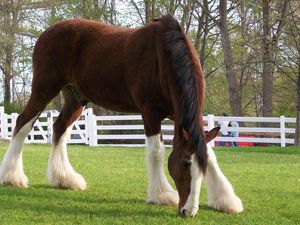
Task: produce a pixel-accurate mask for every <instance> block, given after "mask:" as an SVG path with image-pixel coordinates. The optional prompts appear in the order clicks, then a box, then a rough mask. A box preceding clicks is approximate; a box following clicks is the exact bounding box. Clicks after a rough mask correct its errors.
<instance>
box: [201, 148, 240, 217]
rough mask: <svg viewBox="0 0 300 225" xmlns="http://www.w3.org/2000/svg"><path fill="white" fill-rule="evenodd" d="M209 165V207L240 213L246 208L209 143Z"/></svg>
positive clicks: (207, 177)
mask: <svg viewBox="0 0 300 225" xmlns="http://www.w3.org/2000/svg"><path fill="white" fill-rule="evenodd" d="M207 153H208V167H207V172H206V175H205V183H206V186H207V195H208V203H207V205H208V207H211V208H214V209H216V210H220V211H224V212H226V213H240V212H242V211H243V210H244V208H243V204H242V201H241V200H240V198H239V197H238V196H236V194H235V193H234V190H233V187H232V185H231V184H230V183H229V181H228V180H227V178H226V177H225V176H224V174H223V173H222V171H221V169H220V167H219V165H218V163H217V158H216V155H215V153H214V151H213V149H212V147H211V146H210V145H207Z"/></svg>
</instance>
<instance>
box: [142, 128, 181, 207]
mask: <svg viewBox="0 0 300 225" xmlns="http://www.w3.org/2000/svg"><path fill="white" fill-rule="evenodd" d="M146 144H147V153H146V158H147V159H146V160H147V162H146V164H147V172H148V182H149V183H148V190H147V192H148V197H147V202H148V203H156V204H163V205H173V206H177V205H178V203H179V196H178V193H177V191H175V190H174V189H173V188H172V186H171V185H170V184H169V182H168V180H167V178H166V176H165V173H164V151H165V149H164V146H163V143H162V142H161V140H160V134H157V135H154V136H151V137H147V139H146Z"/></svg>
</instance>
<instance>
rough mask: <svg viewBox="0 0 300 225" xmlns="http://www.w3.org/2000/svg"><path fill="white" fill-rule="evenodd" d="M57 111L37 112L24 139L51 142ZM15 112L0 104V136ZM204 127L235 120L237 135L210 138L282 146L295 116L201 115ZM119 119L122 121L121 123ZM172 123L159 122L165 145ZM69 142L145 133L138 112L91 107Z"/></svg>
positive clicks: (140, 137) (132, 142) (118, 140)
mask: <svg viewBox="0 0 300 225" xmlns="http://www.w3.org/2000/svg"><path fill="white" fill-rule="evenodd" d="M58 114H59V113H58V112H57V111H47V112H44V113H42V114H41V115H40V117H39V118H38V120H37V121H36V122H35V124H34V127H33V129H32V131H31V132H30V134H29V135H28V137H27V139H26V143H45V144H46V143H48V144H49V143H51V136H52V126H53V123H54V121H55V119H56V118H57V117H58ZM17 117H18V114H17V113H12V114H10V115H8V114H6V113H5V112H4V107H0V138H2V139H10V138H11V136H12V133H13V128H14V126H15V124H16V119H17ZM203 119H204V122H205V124H206V125H205V127H204V129H205V130H210V129H212V128H213V127H215V126H218V122H219V121H237V122H239V123H240V124H243V126H241V127H239V128H233V127H229V128H228V129H227V130H228V131H239V132H240V137H237V138H233V137H220V136H218V137H217V138H216V139H215V140H213V141H212V145H214V144H215V141H217V142H220V141H226V142H231V141H235V142H245V143H267V144H278V145H280V146H281V147H285V146H286V145H287V144H294V134H295V128H294V127H295V123H296V119H295V118H288V117H284V116H281V117H220V116H214V115H207V116H204V117H203ZM120 122H121V123H120ZM268 124H269V125H268ZM173 129H174V126H173V123H172V122H171V121H169V120H165V121H164V123H163V125H162V132H163V134H164V135H163V138H164V140H165V142H166V144H167V145H170V144H171V141H172V139H173ZM69 143H72V144H85V145H90V146H99V145H113V146H144V145H145V134H144V127H143V123H142V118H141V116H140V115H119V116H96V115H94V113H93V110H92V109H90V108H89V109H85V110H84V111H83V113H82V115H81V116H80V118H79V119H78V120H77V121H76V122H75V123H74V125H73V128H72V131H71V138H70V140H69Z"/></svg>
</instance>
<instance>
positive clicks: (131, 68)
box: [0, 15, 243, 217]
mask: <svg viewBox="0 0 300 225" xmlns="http://www.w3.org/2000/svg"><path fill="white" fill-rule="evenodd" d="M60 91H61V92H62V93H63V96H64V106H63V109H62V111H61V113H60V115H59V116H58V118H57V120H56V121H55V123H54V125H53V132H54V134H53V140H52V151H51V154H50V157H49V162H48V170H47V176H48V179H49V181H50V183H51V184H52V185H53V186H54V187H59V188H67V189H73V190H83V189H85V188H86V182H85V180H84V178H83V177H82V176H81V175H80V174H78V173H76V172H75V171H74V169H73V167H72V166H71V164H70V162H69V160H68V154H67V139H68V137H69V134H68V133H69V132H68V130H69V129H70V127H72V126H71V125H72V124H73V122H74V121H75V120H76V119H77V118H78V117H79V116H80V114H81V112H82V110H83V109H84V107H85V105H86V104H87V102H93V103H95V104H97V105H100V106H102V107H105V108H107V109H110V110H115V111H119V112H129V113H140V114H141V115H142V119H143V123H144V129H145V133H146V145H147V154H146V158H147V173H148V190H147V202H148V203H156V204H165V205H175V206H178V209H179V213H180V214H181V215H182V216H188V217H192V216H194V215H196V213H197V211H198V207H199V206H198V205H199V195H200V186H201V182H202V178H203V176H205V179H206V184H207V188H208V205H209V206H210V207H212V208H215V209H217V210H222V211H225V212H228V213H239V212H241V211H243V206H242V202H241V201H240V199H239V198H238V197H237V196H236V195H235V193H234V191H233V188H232V186H231V184H230V183H229V182H228V180H227V179H226V178H225V176H224V175H223V173H222V172H221V170H220V169H219V167H218V165H217V162H216V159H215V155H214V152H213V150H212V149H211V147H210V146H209V145H208V147H207V145H206V143H207V142H209V141H210V140H211V139H212V138H214V137H215V136H216V135H217V133H218V129H217V128H216V129H213V130H212V131H210V132H208V133H207V134H206V135H205V133H204V130H203V121H202V113H201V111H202V106H203V102H204V95H205V82H204V76H203V72H202V69H201V66H200V62H199V58H198V55H197V53H196V50H195V48H194V47H193V45H192V43H191V41H190V39H189V38H188V36H187V35H186V34H185V33H184V31H183V30H182V28H181V27H180V26H179V24H178V22H177V21H176V19H174V18H173V17H172V16H171V15H165V16H162V17H160V18H159V19H155V20H153V21H152V22H151V23H150V24H148V25H146V26H145V27H143V28H139V29H133V28H130V29H125V28H117V27H114V26H110V25H106V24H101V23H99V22H95V21H90V20H84V19H74V20H66V21H63V22H60V23H57V24H56V25H54V26H52V27H50V28H48V29H47V30H46V31H44V32H43V33H42V34H41V35H40V37H39V38H38V40H37V42H36V45H35V48H34V52H33V80H32V91H31V96H30V98H29V100H28V103H27V105H26V106H25V109H24V111H23V112H22V113H21V114H20V115H19V117H18V118H17V122H16V127H15V129H14V133H13V137H12V140H11V143H10V145H9V147H8V149H7V151H6V153H5V156H4V159H3V161H2V164H1V167H0V184H5V185H12V186H16V187H27V186H28V179H27V177H26V175H25V174H24V171H23V162H22V146H23V143H24V139H25V138H26V136H27V135H28V133H29V132H30V130H31V129H32V126H33V124H34V122H35V120H36V119H37V118H38V117H39V115H40V113H41V112H42V111H43V110H44V108H45V107H46V106H47V104H48V103H49V102H50V101H51V100H52V99H53V98H54V97H55V96H57V95H58V94H59V92H60ZM164 118H170V119H172V120H174V124H175V125H174V134H175V135H174V140H173V151H172V152H171V154H170V156H169V160H168V170H169V173H170V175H171V177H172V178H173V180H174V182H175V185H176V188H177V191H178V192H177V191H175V190H174V189H173V188H172V186H171V185H170V184H169V182H168V180H167V178H166V176H165V173H164V169H163V161H164V160H163V158H164V146H163V142H162V136H161V121H162V120H163V119H164Z"/></svg>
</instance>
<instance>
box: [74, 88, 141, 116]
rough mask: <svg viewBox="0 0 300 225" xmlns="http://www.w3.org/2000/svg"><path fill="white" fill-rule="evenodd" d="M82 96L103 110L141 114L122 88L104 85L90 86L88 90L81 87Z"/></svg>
mask: <svg viewBox="0 0 300 225" xmlns="http://www.w3.org/2000/svg"><path fill="white" fill-rule="evenodd" d="M79 89H80V92H81V93H82V95H83V96H84V97H85V98H86V99H87V100H88V101H90V102H93V103H94V104H96V105H99V106H101V107H103V108H106V109H109V110H113V111H117V112H139V110H138V108H137V106H136V105H135V104H134V103H133V100H132V99H131V97H130V95H129V94H128V93H127V91H125V90H122V88H121V87H118V88H116V87H112V86H107V85H105V84H104V85H103V83H102V84H101V83H100V84H99V83H98V85H89V86H88V87H87V88H85V87H80V88H79Z"/></svg>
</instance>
